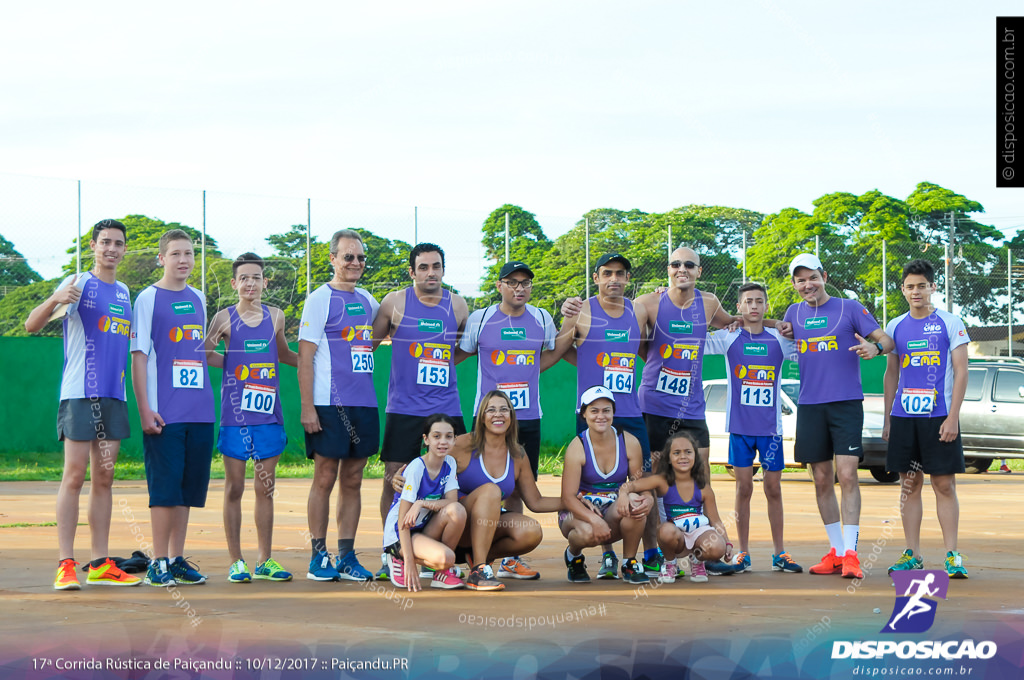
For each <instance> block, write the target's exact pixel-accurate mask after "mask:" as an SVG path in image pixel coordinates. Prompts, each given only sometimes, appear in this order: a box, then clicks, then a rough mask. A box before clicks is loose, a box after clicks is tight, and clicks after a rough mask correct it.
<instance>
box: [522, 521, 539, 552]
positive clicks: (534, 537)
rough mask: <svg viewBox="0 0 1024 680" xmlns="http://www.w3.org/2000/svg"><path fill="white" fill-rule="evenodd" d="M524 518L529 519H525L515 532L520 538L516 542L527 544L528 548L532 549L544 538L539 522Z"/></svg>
mask: <svg viewBox="0 0 1024 680" xmlns="http://www.w3.org/2000/svg"><path fill="white" fill-rule="evenodd" d="M526 519H527V520H529V521H525V522H524V523H523V526H522V528H521V529H520V530H519V531H518V532H517V533H518V534H519V538H520V540H519V541H518V542H519V543H521V544H523V545H526V546H529V550H533V549H534V548H536V547H537V546H538V545H540V542H541V541H542V540H543V539H544V531H543V530H542V529H541V528H540V524H539V523H537V522H535V521H534V520H532V519H530V518H526Z"/></svg>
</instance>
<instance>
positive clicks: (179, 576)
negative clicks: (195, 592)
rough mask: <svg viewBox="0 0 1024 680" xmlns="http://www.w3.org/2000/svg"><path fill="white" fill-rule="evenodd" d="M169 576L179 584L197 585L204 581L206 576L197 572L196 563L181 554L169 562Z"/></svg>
mask: <svg viewBox="0 0 1024 680" xmlns="http://www.w3.org/2000/svg"><path fill="white" fill-rule="evenodd" d="M171 576H173V577H174V582H175V583H177V584H178V585H179V586H198V585H200V584H203V583H206V577H205V576H203V575H202V574H200V573H199V570H198V569H196V565H195V564H193V563H192V562H189V561H188V560H186V559H185V558H184V557H182V556H181V555H178V556H177V557H175V558H174V561H173V562H171Z"/></svg>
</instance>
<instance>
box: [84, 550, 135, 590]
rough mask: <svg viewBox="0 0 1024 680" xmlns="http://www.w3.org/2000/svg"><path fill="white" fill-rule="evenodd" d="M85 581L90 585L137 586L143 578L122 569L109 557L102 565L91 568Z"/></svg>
mask: <svg viewBox="0 0 1024 680" xmlns="http://www.w3.org/2000/svg"><path fill="white" fill-rule="evenodd" d="M85 582H86V583H87V584H89V585H90V586H137V585H140V584H141V583H142V579H141V578H138V577H137V576H132V575H131V574H128V573H126V572H124V571H122V570H121V568H120V567H118V566H117V565H116V564H114V560H112V559H110V558H109V557H108V558H107V559H106V561H104V562H103V564H101V565H100V566H98V567H92V568H90V569H89V575H88V576H87V577H86V579H85Z"/></svg>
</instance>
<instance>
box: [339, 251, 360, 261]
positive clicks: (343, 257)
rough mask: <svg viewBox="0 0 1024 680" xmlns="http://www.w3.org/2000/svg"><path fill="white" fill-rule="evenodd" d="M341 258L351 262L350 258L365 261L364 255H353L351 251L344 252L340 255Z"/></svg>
mask: <svg viewBox="0 0 1024 680" xmlns="http://www.w3.org/2000/svg"><path fill="white" fill-rule="evenodd" d="M341 259H343V260H345V262H351V261H352V260H359V261H360V262H366V255H353V254H352V253H345V254H344V255H342V256H341Z"/></svg>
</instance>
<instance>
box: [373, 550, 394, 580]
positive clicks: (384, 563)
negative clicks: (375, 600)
mask: <svg viewBox="0 0 1024 680" xmlns="http://www.w3.org/2000/svg"><path fill="white" fill-rule="evenodd" d="M380 563H381V568H380V571H378V572H377V573H376V574H374V575H373V578H374V580H377V581H388V580H390V579H391V575H390V574H389V573H388V554H387V553H381V554H380Z"/></svg>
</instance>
